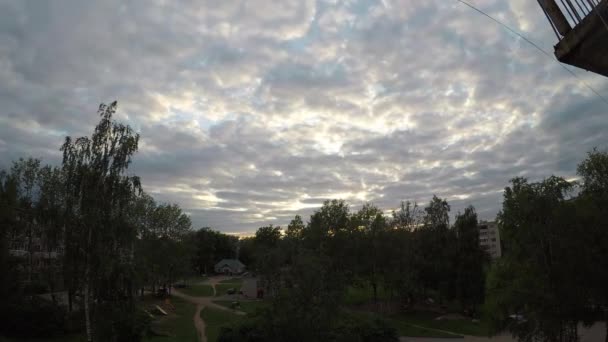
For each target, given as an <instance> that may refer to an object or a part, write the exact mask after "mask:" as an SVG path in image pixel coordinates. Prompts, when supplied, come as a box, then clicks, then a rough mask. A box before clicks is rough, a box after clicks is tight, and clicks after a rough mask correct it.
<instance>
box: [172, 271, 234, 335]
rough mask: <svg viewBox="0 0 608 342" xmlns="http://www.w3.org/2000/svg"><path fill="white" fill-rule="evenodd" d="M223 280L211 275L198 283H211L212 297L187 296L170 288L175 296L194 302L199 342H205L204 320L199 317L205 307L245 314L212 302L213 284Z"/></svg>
mask: <svg viewBox="0 0 608 342" xmlns="http://www.w3.org/2000/svg"><path fill="white" fill-rule="evenodd" d="M222 280H224V278H223V277H213V278H209V279H208V280H206V281H203V282H201V283H200V284H207V285H211V287H213V297H194V296H189V295H187V294H185V293H182V292H179V290H177V289H175V288H173V289H172V290H171V294H173V295H174V296H176V297H180V298H182V299H184V300H186V301H188V302H190V303H193V304H196V311H195V313H194V317H193V320H194V326H195V327H196V330H197V331H198V335H199V340H200V341H201V342H207V335H206V334H205V321H203V319H202V318H201V311H202V310H203V309H204V308H205V307H210V308H214V309H219V310H224V311H229V312H231V313H234V314H237V315H242V316H243V315H246V313H245V312H243V311H239V310H232V309H229V308H227V307H225V306H222V305H218V304H215V303H214V302H213V300H214V299H217V298H216V297H215V295H216V294H217V290H216V289H215V285H217V284H218V283H219V282H220V281H222Z"/></svg>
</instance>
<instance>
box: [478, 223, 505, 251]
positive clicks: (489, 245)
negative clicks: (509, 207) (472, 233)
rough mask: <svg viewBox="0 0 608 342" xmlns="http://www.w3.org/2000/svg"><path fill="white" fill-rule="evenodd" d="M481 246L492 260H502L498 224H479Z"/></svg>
mask: <svg viewBox="0 0 608 342" xmlns="http://www.w3.org/2000/svg"><path fill="white" fill-rule="evenodd" d="M479 245H480V246H481V248H483V249H484V250H486V251H487V252H488V254H489V255H490V256H491V257H492V259H496V258H500V256H501V255H502V251H501V248H500V233H499V231H498V225H497V224H496V222H484V221H482V222H480V223H479Z"/></svg>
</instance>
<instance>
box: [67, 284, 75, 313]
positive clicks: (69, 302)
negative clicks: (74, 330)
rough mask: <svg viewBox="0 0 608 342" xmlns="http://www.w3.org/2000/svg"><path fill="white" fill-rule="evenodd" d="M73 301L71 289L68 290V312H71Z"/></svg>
mask: <svg viewBox="0 0 608 342" xmlns="http://www.w3.org/2000/svg"><path fill="white" fill-rule="evenodd" d="M73 300H74V292H73V291H72V289H71V288H69V289H68V311H69V312H72V301H73Z"/></svg>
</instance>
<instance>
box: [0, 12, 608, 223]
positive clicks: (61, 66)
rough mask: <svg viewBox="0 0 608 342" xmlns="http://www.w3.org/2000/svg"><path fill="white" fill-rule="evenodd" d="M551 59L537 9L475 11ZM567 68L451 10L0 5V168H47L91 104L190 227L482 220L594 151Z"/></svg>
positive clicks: (602, 126)
mask: <svg viewBox="0 0 608 342" xmlns="http://www.w3.org/2000/svg"><path fill="white" fill-rule="evenodd" d="M475 5H477V6H479V7H480V8H482V9H483V10H485V11H487V12H488V13H489V14H490V15H492V16H494V17H496V18H498V19H499V20H501V21H503V22H505V23H506V24H507V25H509V26H511V27H512V28H514V29H515V30H517V31H519V32H522V33H523V34H524V35H526V36H527V37H529V38H530V39H532V40H533V41H535V42H537V43H538V44H539V45H540V46H541V47H542V48H543V49H545V50H547V51H551V50H552V44H554V43H555V40H556V38H555V36H554V34H553V32H552V31H551V28H550V27H549V24H548V23H547V21H546V18H545V17H544V15H543V13H542V11H540V9H539V8H538V6H537V4H535V3H532V2H529V1H524V0H518V1H509V2H504V1H497V0H484V1H478V2H475ZM575 72H576V74H577V75H578V78H574V77H572V76H571V75H570V74H568V73H567V72H566V71H564V70H563V68H562V67H561V66H559V65H558V64H557V63H556V62H554V61H552V60H550V59H548V58H547V57H546V56H544V55H543V54H541V53H539V52H538V51H537V50H535V49H534V48H533V47H531V46H529V45H528V44H527V43H526V42H524V41H522V39H521V38H519V37H517V36H515V35H513V34H512V33H509V32H508V31H506V30H505V29H504V28H502V27H501V26H499V25H496V24H495V23H494V22H492V21H490V20H488V19H487V18H485V17H483V16H481V15H479V14H478V13H476V12H474V11H471V10H470V9H469V8H467V7H466V6H463V5H460V4H458V2H456V1H444V0H435V1H424V2H416V3H414V2H412V1H405V0H402V1H397V0H395V1H392V0H386V1H382V2H377V1H367V0H353V1H324V0H319V1H289V2H281V3H277V2H275V1H257V0H256V1H246V2H242V1H206V2H198V1H196V2H195V1H182V2H167V1H160V0H158V1H145V2H144V1H134V2H128V3H124V2H119V1H98V2H82V1H54V2H48V3H39V2H35V1H6V0H4V1H0V79H1V80H2V81H1V82H0V103H2V108H1V109H0V167H7V166H8V165H10V161H11V160H15V159H17V158H18V157H20V156H28V155H32V156H35V157H43V158H44V159H45V161H47V162H50V163H58V162H59V159H60V154H59V152H58V148H59V146H60V145H61V143H62V141H63V138H64V136H65V135H72V136H80V135H84V134H90V131H91V129H92V127H93V126H94V124H95V122H96V121H97V119H98V118H97V117H96V116H95V109H96V108H97V106H98V104H99V102H110V101H113V100H115V99H116V100H118V102H119V113H118V118H119V119H120V120H122V121H125V122H126V123H128V124H130V125H131V126H133V127H134V128H135V129H136V130H137V131H138V132H140V134H141V144H140V151H139V153H138V155H137V156H136V158H135V160H134V163H133V166H132V171H133V172H135V173H137V174H139V175H141V177H142V181H143V183H144V187H145V189H146V190H147V191H148V192H150V193H151V194H153V195H154V196H155V197H156V198H158V199H159V200H161V201H168V202H176V203H178V204H180V205H181V206H182V208H184V209H185V210H186V211H187V212H188V213H189V214H190V215H191V216H192V219H193V222H194V224H195V226H197V227H201V226H212V227H214V228H217V229H220V230H223V231H226V232H232V233H242V234H247V233H251V232H252V231H253V230H255V229H256V228H257V227H259V226H261V225H266V224H269V223H274V224H283V225H284V224H286V223H288V222H289V220H290V218H292V217H293V215H295V214H302V215H304V216H306V215H308V214H310V213H311V212H312V210H314V208H315V207H318V206H320V204H321V203H322V202H323V200H325V199H330V198H336V197H340V198H343V199H346V200H348V201H349V202H350V203H351V204H352V205H353V208H354V209H356V208H357V206H359V205H361V204H362V203H364V202H366V201H372V202H374V203H376V204H377V205H379V206H381V207H382V208H383V209H391V208H395V207H397V206H398V205H399V201H401V200H417V201H419V202H422V203H425V202H427V201H428V200H429V199H430V198H431V196H432V195H433V194H436V195H438V196H441V197H446V198H447V199H448V200H449V201H450V203H451V204H452V207H453V211H454V212H457V211H458V210H462V208H464V206H466V205H468V204H473V205H475V206H476V207H477V209H478V213H479V214H480V216H481V217H482V218H484V219H492V218H494V216H495V214H496V212H497V211H498V210H499V208H500V205H501V196H502V195H501V189H503V188H504V187H505V186H506V185H507V184H508V180H509V179H510V178H512V177H515V176H526V177H529V178H530V179H533V180H538V179H541V178H543V177H546V176H549V175H550V174H552V173H554V174H558V175H564V176H567V177H570V176H572V175H573V174H574V173H575V167H576V163H577V162H578V161H580V160H581V159H582V158H584V155H585V152H586V151H587V150H589V149H591V148H592V147H594V146H599V147H607V144H608V141H607V140H606V137H605V134H603V132H605V131H606V129H608V127H607V125H608V123H607V121H606V120H604V119H603V118H604V117H605V113H606V110H607V108H608V107H607V105H606V104H605V103H603V102H602V101H600V100H599V99H598V97H597V96H595V95H594V94H592V93H591V92H590V91H589V89H587V88H586V86H585V85H584V84H583V83H582V82H581V80H583V81H584V82H586V83H587V84H589V85H591V86H593V87H594V88H595V89H597V90H598V91H599V92H600V93H602V94H604V96H608V83H607V81H606V80H605V79H604V78H601V77H599V76H594V75H593V74H590V73H586V72H583V71H579V70H576V71H575Z"/></svg>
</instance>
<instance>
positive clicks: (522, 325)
mask: <svg viewBox="0 0 608 342" xmlns="http://www.w3.org/2000/svg"><path fill="white" fill-rule="evenodd" d="M573 189H574V185H573V184H572V183H570V182H567V181H566V180H564V179H562V178H559V177H554V176H553V177H550V178H547V179H545V180H543V181H542V182H539V183H528V181H527V180H526V179H523V178H515V179H513V180H512V181H511V186H510V187H507V188H506V189H505V192H504V201H503V207H502V211H501V212H500V213H499V216H498V222H499V228H500V235H501V239H502V240H503V241H504V242H505V246H506V247H507V248H506V249H505V251H504V254H503V256H502V258H501V259H499V260H498V261H497V262H495V263H494V264H493V267H492V269H491V271H490V274H489V275H488V280H487V293H488V296H487V298H486V303H487V308H488V312H489V313H490V316H491V318H492V322H493V323H494V326H495V327H497V328H505V327H508V328H509V329H510V330H511V331H512V333H514V334H515V335H516V336H518V338H519V339H520V340H521V341H536V340H541V341H563V342H566V341H577V340H578V334H577V325H578V322H579V321H581V320H584V319H585V318H586V314H587V308H586V306H587V303H586V302H587V301H586V298H585V295H584V294H585V293H586V292H587V291H586V290H585V286H586V284H584V282H581V281H580V280H579V276H580V275H579V271H580V269H581V266H582V265H583V263H584V259H583V258H579V257H578V256H577V255H573V254H574V253H579V252H582V251H583V250H584V248H585V246H582V245H580V241H581V239H580V233H581V232H580V231H579V230H578V229H577V226H578V222H577V218H576V216H577V215H576V206H575V205H576V203H575V202H574V201H573V200H572V199H571V197H570V194H571V193H572V190H573ZM514 280H515V281H514ZM513 314H516V315H521V316H520V317H523V318H524V319H525V321H522V322H514V323H511V322H510V319H509V316H510V315H513Z"/></svg>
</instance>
